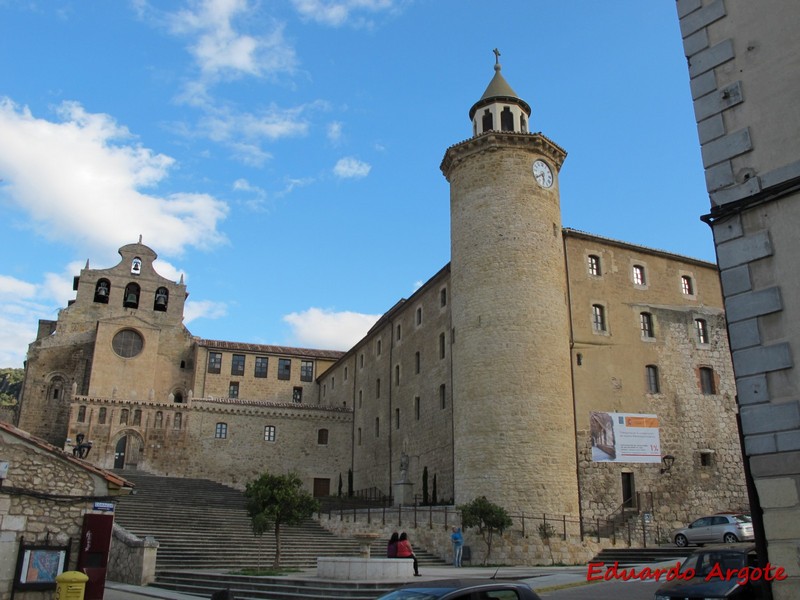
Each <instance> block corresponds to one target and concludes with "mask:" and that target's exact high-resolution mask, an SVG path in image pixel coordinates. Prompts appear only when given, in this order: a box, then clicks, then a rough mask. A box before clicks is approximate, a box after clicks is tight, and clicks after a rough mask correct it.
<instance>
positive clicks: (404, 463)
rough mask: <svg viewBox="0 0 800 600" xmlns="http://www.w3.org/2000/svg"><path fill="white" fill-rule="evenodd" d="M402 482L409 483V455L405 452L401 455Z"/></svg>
mask: <svg viewBox="0 0 800 600" xmlns="http://www.w3.org/2000/svg"><path fill="white" fill-rule="evenodd" d="M400 481H401V482H404V483H405V482H406V481H408V454H406V453H405V452H402V453H401V454H400Z"/></svg>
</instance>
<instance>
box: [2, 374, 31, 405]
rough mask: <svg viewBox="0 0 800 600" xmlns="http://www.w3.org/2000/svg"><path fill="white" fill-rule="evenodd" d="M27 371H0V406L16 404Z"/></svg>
mask: <svg viewBox="0 0 800 600" xmlns="http://www.w3.org/2000/svg"><path fill="white" fill-rule="evenodd" d="M24 377H25V369H0V404H16V403H17V401H18V400H19V392H20V389H21V388H22V379H23V378H24Z"/></svg>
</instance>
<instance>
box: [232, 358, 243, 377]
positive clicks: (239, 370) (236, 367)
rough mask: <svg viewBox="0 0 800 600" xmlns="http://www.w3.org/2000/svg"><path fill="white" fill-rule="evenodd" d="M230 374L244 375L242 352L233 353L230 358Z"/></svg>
mask: <svg viewBox="0 0 800 600" xmlns="http://www.w3.org/2000/svg"><path fill="white" fill-rule="evenodd" d="M231 375H244V354H234V355H233V359H232V360H231Z"/></svg>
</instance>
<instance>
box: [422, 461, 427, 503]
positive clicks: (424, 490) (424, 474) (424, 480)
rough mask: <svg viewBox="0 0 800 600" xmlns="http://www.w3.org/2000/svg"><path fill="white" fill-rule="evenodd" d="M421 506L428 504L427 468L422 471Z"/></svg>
mask: <svg viewBox="0 0 800 600" xmlns="http://www.w3.org/2000/svg"><path fill="white" fill-rule="evenodd" d="M422 504H423V505H427V504H428V467H423V469H422Z"/></svg>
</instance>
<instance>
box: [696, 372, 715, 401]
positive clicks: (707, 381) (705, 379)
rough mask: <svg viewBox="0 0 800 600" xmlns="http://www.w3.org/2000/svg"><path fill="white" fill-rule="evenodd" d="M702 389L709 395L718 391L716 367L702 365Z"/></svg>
mask: <svg viewBox="0 0 800 600" xmlns="http://www.w3.org/2000/svg"><path fill="white" fill-rule="evenodd" d="M700 389H701V390H702V391H703V393H704V394H705V395H707V396H708V395H711V394H716V393H717V392H716V385H715V382H714V369H712V368H711V367H700Z"/></svg>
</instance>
